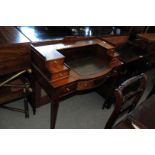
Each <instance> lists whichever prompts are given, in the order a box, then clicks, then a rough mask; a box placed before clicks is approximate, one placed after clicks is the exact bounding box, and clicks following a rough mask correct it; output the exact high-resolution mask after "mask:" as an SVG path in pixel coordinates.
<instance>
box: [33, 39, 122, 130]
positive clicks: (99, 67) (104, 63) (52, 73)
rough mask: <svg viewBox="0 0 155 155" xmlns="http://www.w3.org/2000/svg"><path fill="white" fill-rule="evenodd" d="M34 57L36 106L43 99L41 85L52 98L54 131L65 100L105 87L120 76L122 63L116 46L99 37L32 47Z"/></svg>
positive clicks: (52, 125) (66, 40) (52, 124)
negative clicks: (61, 102)
mask: <svg viewBox="0 0 155 155" xmlns="http://www.w3.org/2000/svg"><path fill="white" fill-rule="evenodd" d="M31 54H32V58H31V60H32V69H33V75H34V80H33V84H34V92H36V94H34V103H36V106H37V104H38V103H37V102H39V100H40V98H38V94H39V95H40V92H38V90H39V86H38V84H37V82H39V84H40V86H41V87H42V88H43V89H44V90H45V91H46V93H47V94H48V96H49V97H50V102H51V128H55V122H56V117H57V111H58V106H59V101H60V100H61V99H62V98H63V97H66V96H68V95H70V94H73V93H76V92H84V91H86V90H90V89H93V88H96V87H98V86H100V85H102V84H103V83H104V82H105V81H106V80H107V79H108V78H109V77H111V76H115V75H116V74H117V72H116V70H115V68H117V67H118V66H120V65H121V64H122V62H121V61H119V59H118V58H117V56H118V55H117V53H116V52H115V50H114V47H113V46H112V45H110V44H108V43H107V42H105V41H102V40H100V39H97V38H83V37H82V38H81V37H79V38H78V37H73V38H68V39H64V40H63V41H59V42H57V43H56V42H53V43H52V42H51V43H49V44H39V45H37V44H33V45H32V52H31ZM83 69H84V70H83ZM36 81H37V82H36ZM37 93H38V94H37Z"/></svg>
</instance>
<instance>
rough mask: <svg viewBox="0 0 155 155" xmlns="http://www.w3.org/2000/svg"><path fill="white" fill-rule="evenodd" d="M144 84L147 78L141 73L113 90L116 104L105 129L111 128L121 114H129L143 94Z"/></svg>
mask: <svg viewBox="0 0 155 155" xmlns="http://www.w3.org/2000/svg"><path fill="white" fill-rule="evenodd" d="M146 82H147V77H146V75H145V74H144V73H142V74H140V75H138V76H134V77H132V78H130V79H128V80H126V81H125V82H123V83H122V84H121V85H120V86H119V87H118V88H117V89H116V90H115V98H116V103H115V106H114V110H113V112H112V114H111V116H110V118H109V120H108V122H107V124H106V126H105V128H107V129H109V128H111V127H112V126H113V125H114V123H115V122H116V120H117V119H118V117H119V116H120V115H121V114H123V113H124V112H128V113H129V112H131V111H132V110H133V109H134V108H135V107H136V105H137V103H138V102H139V100H140V99H141V97H142V95H143V93H144V90H145V88H146Z"/></svg>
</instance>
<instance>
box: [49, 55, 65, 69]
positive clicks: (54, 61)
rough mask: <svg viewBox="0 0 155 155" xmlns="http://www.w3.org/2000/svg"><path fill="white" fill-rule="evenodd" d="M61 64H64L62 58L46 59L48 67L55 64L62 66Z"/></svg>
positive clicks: (55, 65)
mask: <svg viewBox="0 0 155 155" xmlns="http://www.w3.org/2000/svg"><path fill="white" fill-rule="evenodd" d="M63 65H64V58H61V59H56V60H50V61H47V66H48V68H49V69H50V68H53V67H57V66H63Z"/></svg>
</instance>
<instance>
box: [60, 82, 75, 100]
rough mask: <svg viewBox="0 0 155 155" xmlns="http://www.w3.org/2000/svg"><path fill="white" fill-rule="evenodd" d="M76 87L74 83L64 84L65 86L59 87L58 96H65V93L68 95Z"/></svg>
mask: <svg viewBox="0 0 155 155" xmlns="http://www.w3.org/2000/svg"><path fill="white" fill-rule="evenodd" d="M76 88H77V84H76V83H72V84H69V85H66V86H64V87H62V88H60V92H59V97H63V96H66V95H69V94H71V93H73V92H75V91H76Z"/></svg>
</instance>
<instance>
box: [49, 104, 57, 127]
mask: <svg viewBox="0 0 155 155" xmlns="http://www.w3.org/2000/svg"><path fill="white" fill-rule="evenodd" d="M58 108H59V102H57V103H56V102H55V103H51V129H54V128H55V124H56V119H57V113H58Z"/></svg>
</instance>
